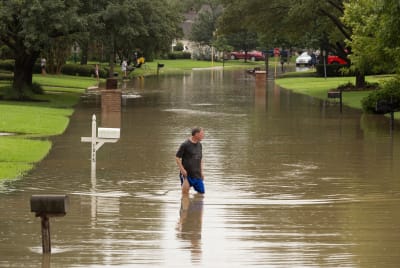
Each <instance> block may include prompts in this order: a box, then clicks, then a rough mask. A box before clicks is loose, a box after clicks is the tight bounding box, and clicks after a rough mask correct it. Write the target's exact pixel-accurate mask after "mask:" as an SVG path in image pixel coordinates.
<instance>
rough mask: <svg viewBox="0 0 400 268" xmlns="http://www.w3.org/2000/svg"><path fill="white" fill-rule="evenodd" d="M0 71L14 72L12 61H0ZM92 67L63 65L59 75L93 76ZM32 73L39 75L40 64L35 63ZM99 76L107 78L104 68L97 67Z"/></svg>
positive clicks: (93, 68)
mask: <svg viewBox="0 0 400 268" xmlns="http://www.w3.org/2000/svg"><path fill="white" fill-rule="evenodd" d="M0 70H2V71H7V72H13V71H14V60H0ZM94 71H95V67H94V65H80V64H65V65H64V66H63V67H62V68H61V73H62V74H66V75H78V76H89V77H90V76H94V75H95V73H94ZM33 72H34V73H40V72H41V67H40V63H36V64H35V66H34V67H33ZM99 76H100V77H102V78H107V76H108V71H107V69H106V68H104V67H101V66H100V67H99Z"/></svg>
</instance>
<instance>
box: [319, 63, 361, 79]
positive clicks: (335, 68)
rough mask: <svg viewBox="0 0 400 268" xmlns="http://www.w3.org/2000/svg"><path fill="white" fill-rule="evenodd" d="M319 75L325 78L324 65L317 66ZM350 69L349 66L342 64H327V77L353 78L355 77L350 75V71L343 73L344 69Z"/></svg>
mask: <svg viewBox="0 0 400 268" xmlns="http://www.w3.org/2000/svg"><path fill="white" fill-rule="evenodd" d="M315 67H316V70H317V75H318V76H321V77H324V76H325V69H324V65H323V64H317V65H316V66H315ZM346 67H348V66H347V65H341V64H326V76H327V77H336V76H345V74H346V76H351V75H354V74H352V73H350V72H349V71H348V70H346V72H343V71H342V68H346Z"/></svg>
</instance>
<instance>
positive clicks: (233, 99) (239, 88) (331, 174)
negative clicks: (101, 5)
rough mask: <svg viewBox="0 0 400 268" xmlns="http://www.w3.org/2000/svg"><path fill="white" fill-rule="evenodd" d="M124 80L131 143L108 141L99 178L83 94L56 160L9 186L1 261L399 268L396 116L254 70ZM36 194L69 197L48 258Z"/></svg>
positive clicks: (90, 107) (3, 195)
mask: <svg viewBox="0 0 400 268" xmlns="http://www.w3.org/2000/svg"><path fill="white" fill-rule="evenodd" d="M123 87H124V88H125V89H128V90H130V91H129V92H130V93H131V94H130V95H128V96H130V97H128V98H124V99H123V106H122V112H121V114H120V117H119V118H117V119H116V121H119V120H120V126H121V138H120V140H119V141H118V142H117V143H107V144H105V145H103V147H101V149H99V150H98V152H97V169H96V174H95V176H91V167H90V144H89V143H82V142H81V137H85V136H86V137H88V136H90V134H91V117H92V115H93V114H96V116H97V118H98V124H99V126H101V125H102V121H103V122H104V119H105V117H107V115H105V114H102V111H101V106H100V103H96V102H86V101H83V102H82V103H81V104H80V105H79V106H78V107H77V109H76V111H75V113H74V115H73V116H72V118H71V122H70V125H69V127H68V129H67V130H66V132H65V133H64V134H63V135H61V136H58V137H54V138H53V139H52V141H53V148H52V151H51V152H50V153H49V155H48V156H47V157H46V158H45V159H44V160H43V161H42V162H41V163H40V164H39V165H37V167H36V168H35V169H34V170H33V171H32V172H30V173H29V174H28V175H27V176H26V177H24V178H23V179H21V180H18V181H13V182H5V183H4V184H3V185H0V210H1V213H0V233H1V236H0V267H191V266H197V267H252V266H258V267H279V268H288V267H367V268H369V267H385V268H388V267H398V265H399V263H400V213H399V211H400V175H399V174H400V126H399V125H396V127H397V129H395V130H394V131H393V133H391V132H390V130H389V120H388V119H387V118H385V117H383V116H373V115H364V114H362V113H361V111H357V110H353V109H350V108H347V107H344V109H343V114H340V113H339V107H338V105H337V104H336V105H332V104H326V103H323V102H322V101H320V100H316V99H313V98H311V97H308V96H304V95H298V94H294V93H292V92H290V91H287V90H284V89H280V88H279V87H277V86H275V85H274V81H273V80H269V81H265V79H259V78H257V79H256V78H255V76H252V75H249V74H246V73H245V72H244V71H225V72H223V71H222V70H218V71H210V70H206V71H195V72H191V73H188V74H187V75H185V76H160V77H159V78H157V77H153V78H143V79H137V80H135V81H133V82H132V83H129V84H124V85H123ZM344 97H345V96H344ZM114 122H115V120H114ZM117 123H119V122H117ZM193 126H202V127H204V129H205V133H206V136H205V139H204V140H203V142H202V143H203V157H204V161H205V186H206V194H205V196H204V197H202V196H199V195H197V194H195V193H194V191H193V189H192V190H191V195H190V197H189V198H188V199H181V192H180V182H179V178H178V168H177V166H176V163H175V153H176V150H177V149H178V146H179V145H180V144H181V143H182V142H183V141H184V140H185V139H186V138H187V137H188V136H189V133H190V129H191V127H193ZM33 194H67V195H68V196H69V198H70V208H69V211H68V213H67V215H66V216H65V217H57V218H51V220H50V222H51V238H52V254H51V256H43V255H42V253H41V250H42V248H41V233H40V219H39V218H35V215H34V213H31V212H30V206H29V200H30V197H31V195H33Z"/></svg>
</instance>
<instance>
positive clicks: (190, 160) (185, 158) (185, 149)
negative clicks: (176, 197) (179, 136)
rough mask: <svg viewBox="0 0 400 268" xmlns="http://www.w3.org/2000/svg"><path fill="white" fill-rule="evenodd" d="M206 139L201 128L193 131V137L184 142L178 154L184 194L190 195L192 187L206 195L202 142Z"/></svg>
mask: <svg viewBox="0 0 400 268" xmlns="http://www.w3.org/2000/svg"><path fill="white" fill-rule="evenodd" d="M203 138H204V130H203V128H201V127H195V128H193V129H192V136H191V137H190V138H189V139H187V140H186V141H184V142H183V143H182V144H181V146H180V147H179V149H178V151H177V152H176V163H177V164H178V167H179V170H180V174H179V177H180V179H181V185H182V194H183V195H188V194H189V190H190V187H192V186H193V188H194V189H195V190H196V191H197V192H199V193H201V194H204V192H205V191H204V182H203V181H204V175H203V160H202V158H203V154H202V145H201V143H200V142H201V140H202V139H203Z"/></svg>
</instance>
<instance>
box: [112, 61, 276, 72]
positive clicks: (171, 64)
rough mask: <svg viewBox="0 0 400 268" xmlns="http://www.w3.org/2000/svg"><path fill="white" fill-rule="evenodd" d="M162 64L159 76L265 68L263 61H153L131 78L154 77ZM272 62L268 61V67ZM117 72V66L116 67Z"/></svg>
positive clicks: (138, 69)
mask: <svg viewBox="0 0 400 268" xmlns="http://www.w3.org/2000/svg"><path fill="white" fill-rule="evenodd" d="M158 63H160V64H164V67H163V68H160V70H159V73H160V74H172V73H176V74H181V73H184V72H187V71H191V70H192V69H193V68H212V67H222V66H224V68H226V69H230V70H231V69H240V68H241V69H244V68H249V69H250V68H254V67H261V68H264V67H265V63H264V62H263V61H254V62H253V61H247V62H244V61H243V60H227V61H225V62H224V63H222V62H216V61H214V62H211V61H199V60H190V59H186V60H154V61H152V62H146V63H145V64H144V65H142V67H140V68H137V69H135V70H134V71H133V72H131V76H146V75H154V74H156V73H157V64H158ZM271 64H272V62H271V61H270V65H271ZM117 70H118V71H119V66H117Z"/></svg>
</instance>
